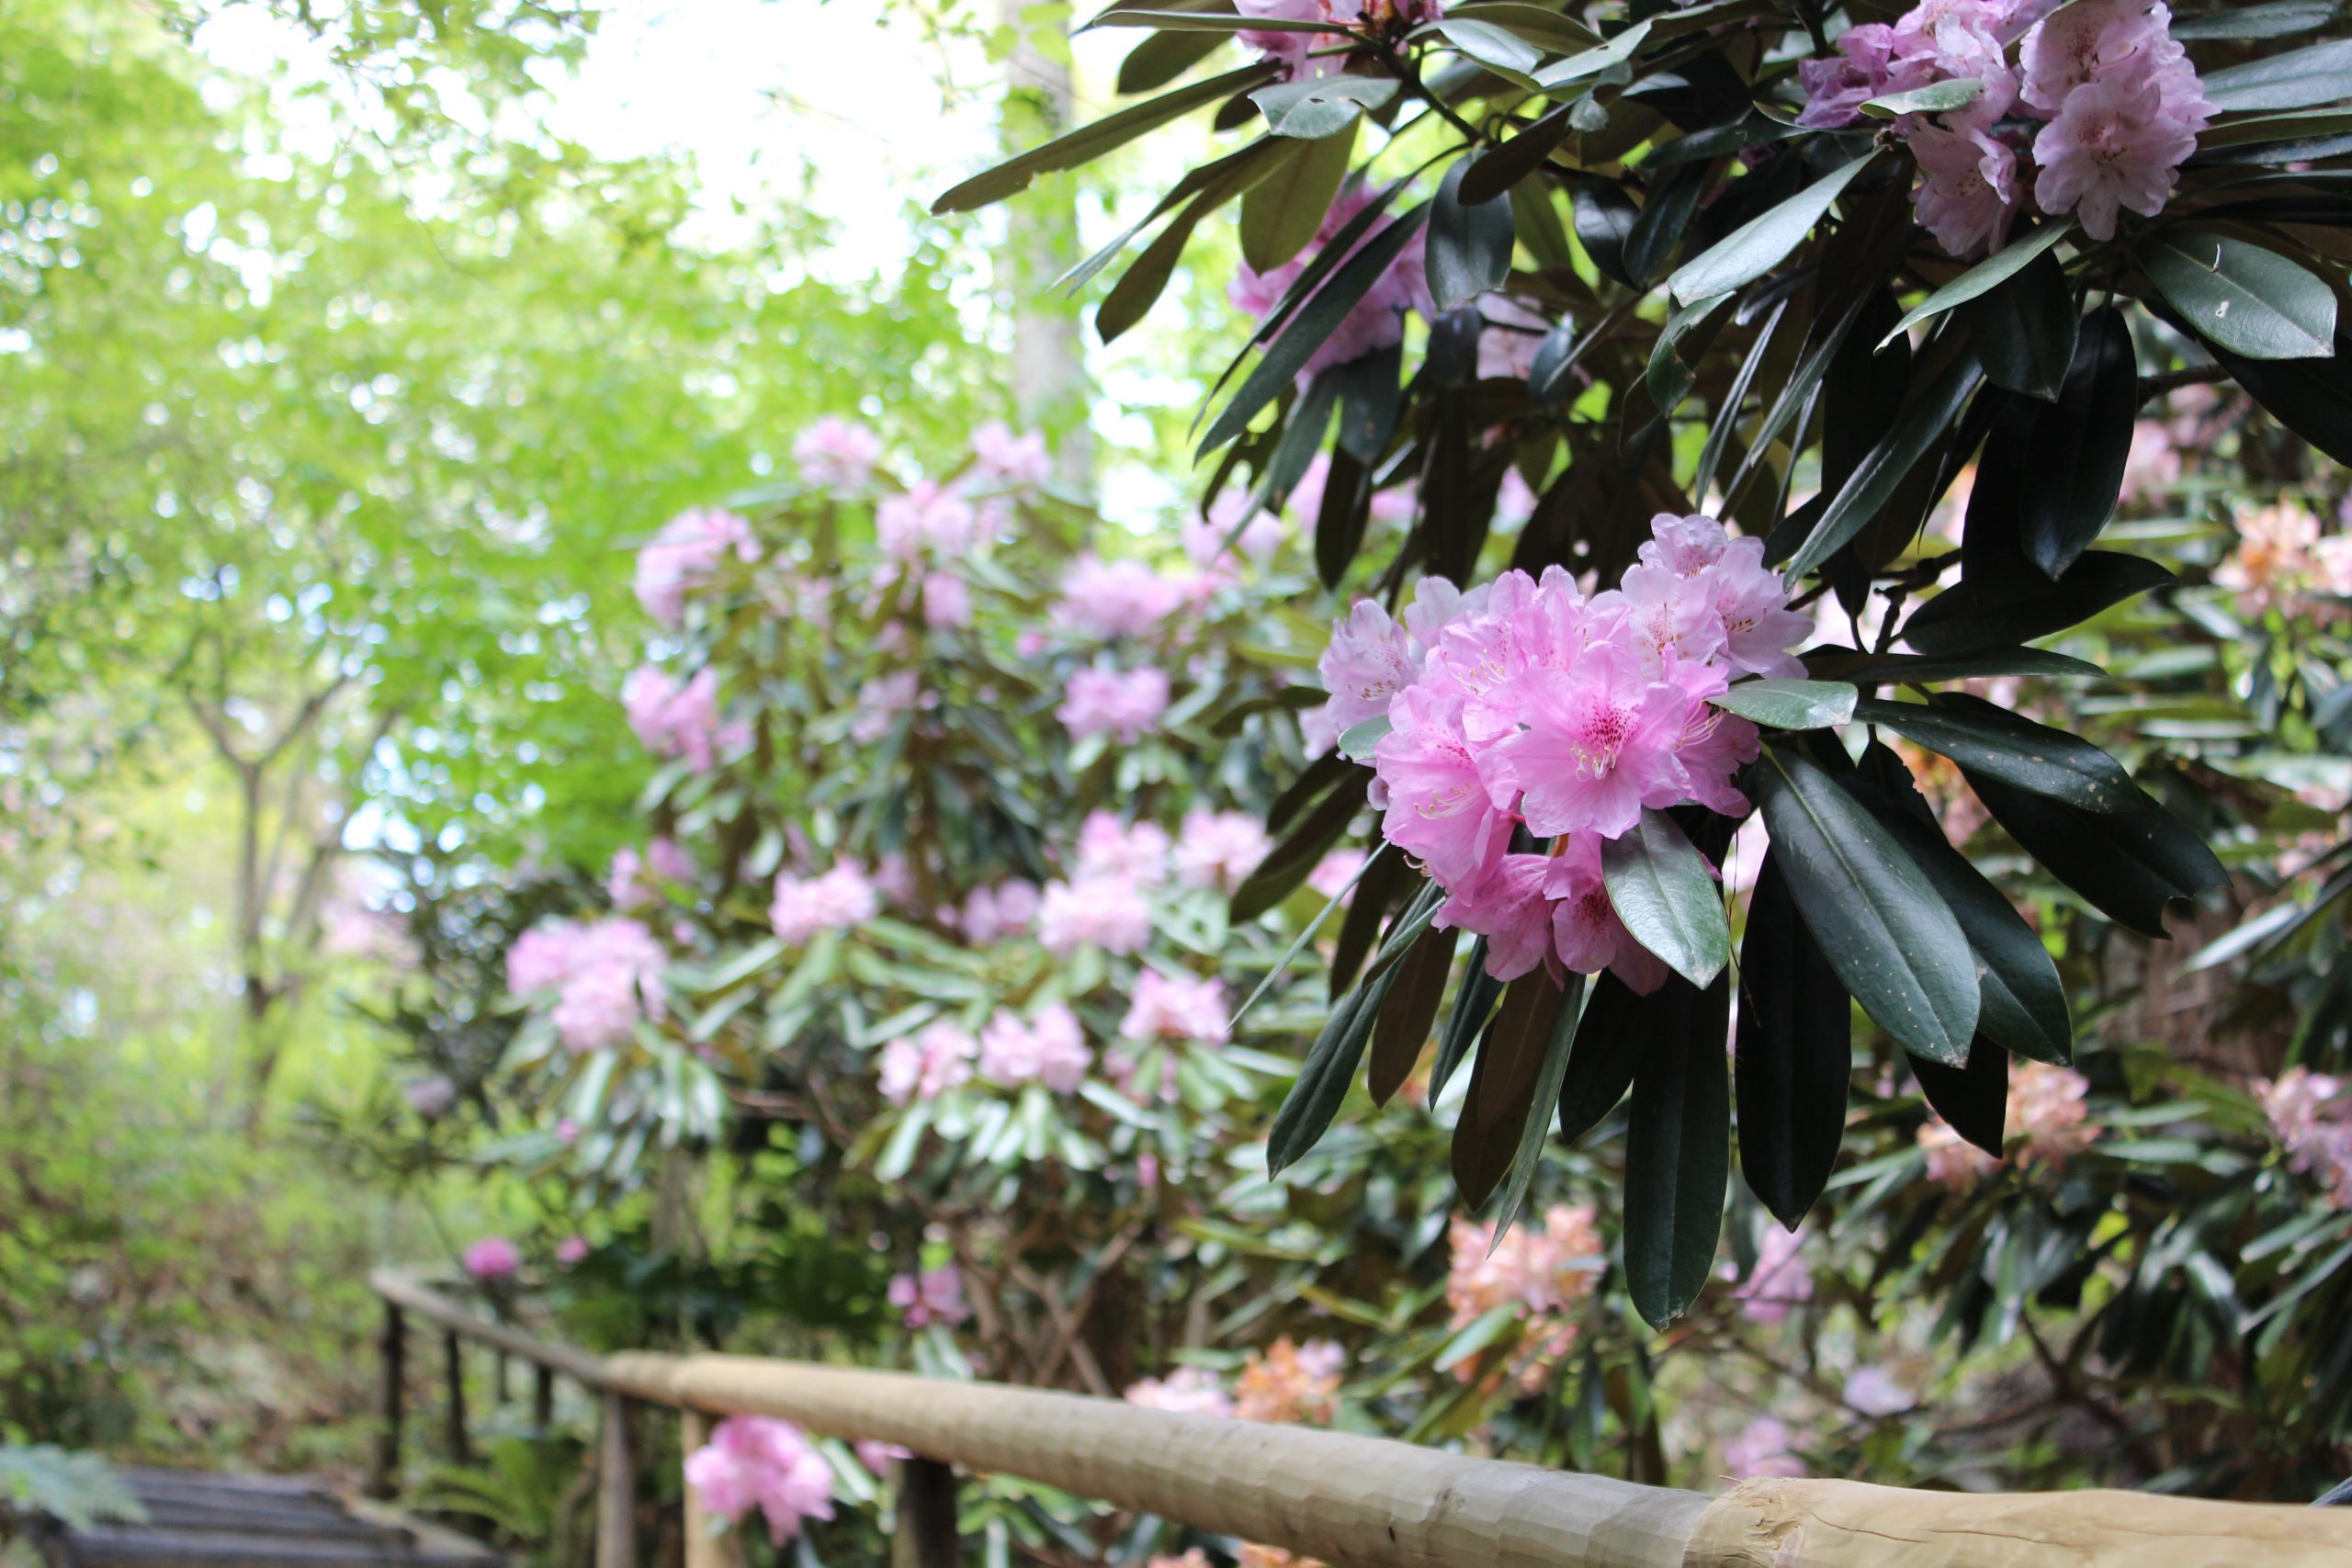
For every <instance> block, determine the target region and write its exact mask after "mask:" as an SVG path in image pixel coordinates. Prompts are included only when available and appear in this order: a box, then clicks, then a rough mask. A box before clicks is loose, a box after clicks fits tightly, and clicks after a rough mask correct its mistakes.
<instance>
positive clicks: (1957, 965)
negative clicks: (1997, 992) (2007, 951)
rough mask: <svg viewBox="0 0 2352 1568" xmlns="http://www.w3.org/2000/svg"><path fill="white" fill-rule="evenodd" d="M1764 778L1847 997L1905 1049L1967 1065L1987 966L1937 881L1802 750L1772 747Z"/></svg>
mask: <svg viewBox="0 0 2352 1568" xmlns="http://www.w3.org/2000/svg"><path fill="white" fill-rule="evenodd" d="M1755 778H1756V784H1757V792H1758V798H1759V800H1760V802H1761V804H1762V807H1763V810H1764V820H1765V823H1766V825H1767V826H1768V827H1770V829H1771V833H1772V841H1773V843H1774V845H1775V846H1777V847H1778V848H1779V849H1781V850H1782V851H1784V852H1785V853H1786V857H1787V858H1786V859H1785V860H1784V861H1783V863H1782V864H1783V866H1784V868H1785V869H1786V871H1787V874H1788V877H1789V886H1790V889H1791V891H1792V893H1793V894H1794V896H1795V898H1796V905H1797V908H1798V909H1799V910H1800V911H1801V912H1802V913H1803V914H1804V921H1805V925H1806V927H1807V928H1808V929H1809V930H1810V931H1812V932H1813V936H1814V940H1815V942H1818V943H1820V945H1821V951H1822V953H1824V954H1825V955H1826V957H1827V958H1828V960H1829V962H1830V964H1831V965H1832V967H1834V968H1835V969H1836V970H1837V971H1838V978H1839V979H1840V980H1842V981H1843V982H1844V983H1845V986H1846V988H1847V990H1849V991H1850V992H1851V993H1853V996H1854V999H1855V1000H1857V1001H1859V1002H1860V1003H1861V1004H1862V1010H1863V1011H1864V1012H1867V1013H1869V1014H1870V1016H1871V1019H1872V1020H1873V1021H1876V1022H1877V1024H1878V1026H1879V1027H1880V1028H1881V1029H1883V1030H1885V1031H1886V1032H1887V1033H1889V1034H1891V1035H1893V1036H1894V1040H1895V1042H1896V1043H1898V1044H1900V1045H1902V1046H1903V1047H1904V1048H1905V1049H1906V1050H1909V1051H1911V1052H1913V1053H1915V1054H1916V1055H1923V1056H1932V1057H1934V1058H1936V1059H1937V1060H1939V1061H1945V1062H1959V1061H1962V1060H1964V1059H1965V1057H1966V1055H1967V1051H1968V1042H1969V1041H1970V1039H1972V1038H1973V1036H1974V1035H1975V1033H1976V1018H1977V994H1976V992H1977V986H1976V966H1975V963H1974V960H1973V956H1972V954H1971V953H1970V950H1969V946H1968V939H1967V937H1966V936H1965V935H1964V934H1963V933H1962V931H1961V929H1960V922H1959V921H1958V920H1956V919H1953V918H1952V912H1951V908H1949V907H1947V906H1946V905H1945V903H1944V900H1943V897H1942V896H1941V895H1940V894H1939V893H1938V892H1937V891H1936V889H1935V886H1934V885H1933V884H1932V883H1930V882H1929V881H1928V877H1927V874H1926V873H1925V872H1922V871H1921V870H1920V869H1919V868H1918V866H1917V864H1916V863H1914V862H1913V861H1912V859H1911V857H1910V855H1909V854H1908V853H1906V852H1905V851H1904V849H1903V847H1902V846H1901V845H1900V844H1898V843H1897V842H1896V841H1895V840H1894V836H1893V835H1892V834H1890V833H1889V832H1888V831H1887V830H1886V829H1885V828H1883V827H1882V826H1881V825H1880V824H1879V821H1878V819H1877V818H1875V817H1873V816H1872V815H1871V813H1870V811H1869V810H1868V809H1867V808H1865V807H1863V806H1862V804H1861V803H1860V801H1858V800H1856V799H1855V798H1854V796H1853V795H1850V794H1849V793H1848V791H1847V790H1846V789H1845V787H1844V786H1843V785H1841V784H1838V781H1837V780H1835V779H1833V778H1831V777H1830V776H1829V775H1828V774H1827V773H1824V772H1822V771H1821V769H1819V768H1818V767H1815V765H1814V764H1813V762H1812V761H1809V760H1808V759H1807V758H1805V757H1804V755H1803V754H1802V753H1801V752H1800V751H1799V750H1798V749H1797V748H1796V747H1794V746H1784V745H1779V744H1774V745H1770V746H1767V747H1766V748H1765V750H1764V755H1763V757H1762V759H1761V760H1760V761H1759V762H1758V766H1757V768H1756V773H1755Z"/></svg>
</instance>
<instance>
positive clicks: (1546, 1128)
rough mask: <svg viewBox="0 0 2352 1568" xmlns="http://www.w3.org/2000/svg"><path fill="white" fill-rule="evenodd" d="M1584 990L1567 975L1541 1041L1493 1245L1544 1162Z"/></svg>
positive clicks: (1514, 1218) (1521, 1206) (1578, 979)
mask: <svg viewBox="0 0 2352 1568" xmlns="http://www.w3.org/2000/svg"><path fill="white" fill-rule="evenodd" d="M1584 989H1585V977H1584V976H1581V975H1571V976H1568V980H1567V988H1566V992H1565V994H1564V995H1563V997H1562V998H1561V1001H1560V1010H1559V1011H1558V1012H1557V1013H1556V1014H1555V1015H1554V1017H1553V1020H1552V1032H1551V1035H1550V1037H1549V1038H1548V1039H1546V1040H1545V1041H1544V1065H1543V1066H1542V1068H1541V1069H1540V1070H1539V1071H1538V1072H1537V1073H1536V1075H1535V1091H1534V1092H1533V1093H1532V1094H1531V1095H1529V1096H1528V1100H1527V1110H1526V1111H1525V1112H1524V1113H1523V1114H1522V1116H1521V1122H1520V1129H1519V1146H1518V1147H1517V1148H1516V1149H1514V1150H1513V1151H1512V1152H1511V1157H1510V1185H1509V1186H1508V1187H1505V1188H1504V1189H1503V1201H1502V1204H1501V1207H1500V1208H1499V1209H1498V1210H1497V1211H1496V1214H1495V1243H1496V1245H1500V1243H1501V1241H1502V1238H1503V1237H1504V1236H1506V1235H1510V1227H1511V1226H1512V1225H1514V1224H1518V1223H1519V1216H1520V1214H1521V1212H1523V1211H1524V1210H1525V1209H1526V1207H1527V1196H1528V1194H1529V1193H1530V1192H1532V1191H1533V1190H1535V1173H1536V1171H1537V1170H1538V1169H1539V1168H1541V1167H1542V1166H1543V1164H1544V1135H1545V1134H1548V1133H1550V1132H1551V1130H1552V1108H1553V1107H1554V1106H1555V1105H1556V1104H1558V1103H1559V1100H1560V1082H1561V1080H1562V1079H1563V1078H1565V1077H1566V1076H1567V1070H1568V1042H1569V1040H1570V1038H1571V1037H1572V1036H1574V1035H1575V1033H1576V1032H1577V1014H1578V1013H1579V1011H1580V1009H1579V1007H1578V1006H1577V1004H1578V1002H1579V1001H1581V1000H1582V998H1583V995H1584ZM1488 1250H1489V1251H1491V1250H1492V1247H1489V1248H1488Z"/></svg>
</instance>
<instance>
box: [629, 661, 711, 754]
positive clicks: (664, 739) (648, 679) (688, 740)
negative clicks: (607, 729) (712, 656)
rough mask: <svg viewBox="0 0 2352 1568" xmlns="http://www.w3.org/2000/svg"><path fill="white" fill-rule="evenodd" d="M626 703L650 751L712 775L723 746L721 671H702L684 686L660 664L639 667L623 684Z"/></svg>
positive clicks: (633, 725)
mask: <svg viewBox="0 0 2352 1568" xmlns="http://www.w3.org/2000/svg"><path fill="white" fill-rule="evenodd" d="M621 705H622V707H623V709H624V710H625V711H626V712H627V713H628V726H629V728H631V729H632V730H634V731H636V733H637V739H638V740H639V744H641V745H643V746H644V748H645V749H646V750H649V751H650V752H652V753H653V754H654V755H655V756H657V757H684V758H685V759H686V760H687V761H689V762H690V763H692V764H693V766H694V769H695V772H696V773H707V772H708V771H709V769H710V767H711V764H712V762H713V761H715V760H716V758H715V755H714V751H715V748H716V747H717V745H718V671H716V670H710V669H705V670H700V671H695V674H694V676H693V677H692V678H691V679H689V680H687V681H684V682H680V681H678V680H677V679H676V678H675V677H673V676H672V675H671V674H670V673H669V671H665V670H662V669H661V668H660V667H659V666H656V665H651V664H644V665H639V667H638V668H637V669H636V670H633V671H630V672H629V676H628V680H626V681H624V682H621Z"/></svg>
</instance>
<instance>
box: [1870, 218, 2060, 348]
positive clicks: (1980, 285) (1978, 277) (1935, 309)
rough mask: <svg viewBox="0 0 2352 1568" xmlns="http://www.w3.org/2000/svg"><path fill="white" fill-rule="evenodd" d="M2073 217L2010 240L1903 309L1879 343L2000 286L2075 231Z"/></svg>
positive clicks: (1881, 344)
mask: <svg viewBox="0 0 2352 1568" xmlns="http://www.w3.org/2000/svg"><path fill="white" fill-rule="evenodd" d="M2074 229H2075V225H2074V221H2073V220H2071V219H2069V220H2064V221H2061V222H2052V223H2044V224H2043V225H2042V226H2041V228H2039V229H2036V230H2035V231H2033V232H2032V233H2030V234H2023V235H2020V236H2018V238H2017V239H2014V240H2011V241H2010V242H2009V243H2007V245H2005V246H2003V247H2002V248H2001V249H2000V250H1998V251H1996V252H1995V253H1994V254H1991V255H1989V256H1986V257H1985V259H1984V260H1983V261H1981V262H1978V263H1977V264H1976V265H1974V266H1972V267H1970V268H1969V269H1968V270H1967V271H1966V272H1963V273H1962V274H1961V275H1960V276H1958V277H1955V278H1953V279H1952V280H1951V282H1950V283H1947V284H1945V285H1944V286H1943V287H1942V288H1939V289H1937V290H1936V291H1935V292H1934V293H1932V294H1930V295H1928V297H1927V298H1926V299H1922V300H1920V301H1919V303H1918V304H1917V305H1915V306H1913V307H1912V308H1911V309H1910V310H1907V311H1905V313H1904V317H1903V319H1902V320H1901V321H1897V322H1895V323H1894V329H1893V330H1892V331H1890V332H1889V333H1887V334H1886V335H1885V336H1884V337H1883V338H1881V339H1880V340H1879V346H1880V347H1882V348H1883V347H1885V346H1886V345H1887V344H1890V343H1893V342H1894V339H1895V337H1896V336H1897V335H1898V334H1900V333H1907V332H1909V331H1910V330H1911V329H1912V328H1913V327H1916V326H1917V325H1918V324H1919V323H1920V322H1921V321H1929V320H1932V319H1933V318H1935V317H1937V316H1940V315H1942V314H1943V313H1944V312H1945V311H1946V310H1951V309H1953V308H1954V307H1955V306H1960V305H1964V304H1966V303H1968V301H1970V300H1971V299H1976V298H1978V297H1979V296H1981V295H1984V294H1986V293H1989V292H1991V291H1992V290H1993V289H1995V288H1999V287H2000V286H2001V285H2002V284H2003V283H2006V282H2007V281H2008V280H2009V279H2010V278H2012V277H2014V276H2017V275H2018V273H2019V272H2020V271H2022V270H2023V269H2024V268H2025V267H2026V266H2028V265H2030V264H2031V263H2032V261H2033V259H2034V258H2035V257H2036V256H2039V255H2041V254H2043V253H2044V252H2046V251H2048V250H2050V249H2051V248H2052V247H2053V246H2055V245H2056V244H2057V243H2058V242H2059V241H2061V240H2063V239H2064V238H2065V237H2066V236H2067V235H2068V234H2070V233H2072V232H2074Z"/></svg>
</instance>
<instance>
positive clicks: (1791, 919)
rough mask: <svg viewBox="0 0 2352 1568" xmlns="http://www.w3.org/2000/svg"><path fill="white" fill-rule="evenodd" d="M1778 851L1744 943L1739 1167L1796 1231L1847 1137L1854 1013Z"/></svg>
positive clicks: (1769, 855)
mask: <svg viewBox="0 0 2352 1568" xmlns="http://www.w3.org/2000/svg"><path fill="white" fill-rule="evenodd" d="M1778 860H1779V857H1778V856H1777V855H1776V854H1774V853H1773V852H1770V851H1767V852H1766V853H1765V856H1764V864H1763V866H1762V867H1761V868H1760V869H1759V870H1758V872H1757V874H1756V891H1755V894H1754V895H1753V897H1751V898H1750V899H1749V902H1748V906H1747V931H1745V932H1744V933H1743V934H1742V935H1741V938H1740V943H1739V1025H1738V1030H1737V1032H1736V1062H1737V1065H1738V1070H1737V1087H1738V1092H1739V1168H1740V1170H1741V1172H1742V1173H1743V1174H1744V1175H1745V1176H1746V1177H1747V1186H1748V1190H1750V1191H1752V1192H1754V1193H1755V1194H1756V1196H1757V1197H1758V1200H1760V1201H1762V1202H1763V1204H1764V1206H1765V1207H1766V1208H1767V1209H1769V1210H1770V1211H1771V1212H1772V1217H1773V1218H1774V1219H1777V1220H1779V1221H1780V1222H1781V1224H1784V1225H1787V1226H1788V1227H1790V1228H1791V1229H1792V1230H1793V1229H1794V1228H1796V1224H1797V1222H1798V1221H1799V1220H1801V1219H1803V1218H1804V1214H1805V1211H1806V1210H1808V1209H1810V1208H1812V1207H1813V1203H1814V1200H1815V1199H1816V1198H1818V1197H1820V1196H1821V1190H1822V1188H1823V1186H1824V1185H1825V1184H1826V1183H1827V1181H1828V1180H1829V1172H1830V1168H1832V1167H1833V1166H1835V1165H1836V1164H1837V1162H1838V1145H1839V1144H1840V1143H1842V1142H1844V1140H1845V1136H1846V1094H1847V1090H1848V1089H1849V1087H1850V1080H1851V1078H1852V1077H1853V1071H1854V1041H1853V1033H1854V1028H1853V1009H1852V1004H1851V1001H1850V999H1849V998H1848V997H1847V995H1846V987H1845V986H1844V985H1843V984H1841V983H1840V982H1839V980H1838V971H1837V970H1836V969H1835V968H1834V967H1832V966H1831V964H1830V963H1829V960H1828V959H1827V958H1826V956H1824V955H1823V953H1822V951H1821V948H1820V945H1819V944H1818V943H1816V942H1815V941H1814V940H1813V933H1812V932H1811V931H1807V930H1806V929H1805V925H1804V917H1803V916H1801V915H1799V914H1798V913H1797V907H1796V902H1795V900H1794V899H1793V898H1792V897H1791V896H1790V893H1789V886H1788V882H1787V879H1786V878H1785V877H1784V876H1783V875H1782V874H1781V867H1780V865H1779V864H1778Z"/></svg>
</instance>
